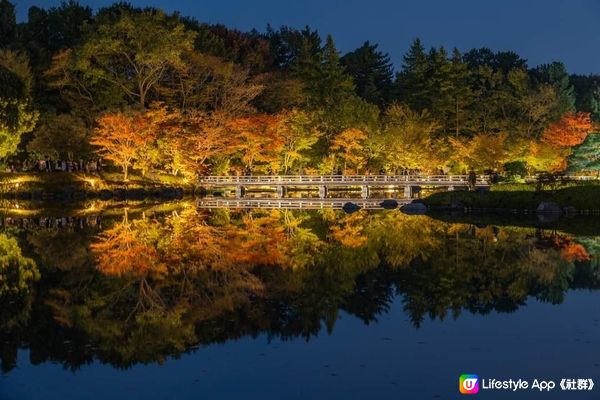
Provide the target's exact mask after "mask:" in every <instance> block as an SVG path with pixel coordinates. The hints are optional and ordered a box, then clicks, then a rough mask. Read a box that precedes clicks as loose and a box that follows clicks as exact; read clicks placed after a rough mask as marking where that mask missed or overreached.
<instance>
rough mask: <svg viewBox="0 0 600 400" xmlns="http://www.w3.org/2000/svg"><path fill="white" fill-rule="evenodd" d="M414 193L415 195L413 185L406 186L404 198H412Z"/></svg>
mask: <svg viewBox="0 0 600 400" xmlns="http://www.w3.org/2000/svg"><path fill="white" fill-rule="evenodd" d="M412 195H413V191H412V186H408V185H407V186H404V198H405V199H412Z"/></svg>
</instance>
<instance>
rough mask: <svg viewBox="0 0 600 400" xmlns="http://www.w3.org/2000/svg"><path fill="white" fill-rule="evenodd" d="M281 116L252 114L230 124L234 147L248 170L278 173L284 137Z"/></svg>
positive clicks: (231, 139) (229, 140)
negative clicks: (281, 128)
mask: <svg viewBox="0 0 600 400" xmlns="http://www.w3.org/2000/svg"><path fill="white" fill-rule="evenodd" d="M280 123H281V118H280V117H279V116H273V115H265V114H260V115H253V116H250V117H243V118H236V119H234V120H232V121H229V122H228V123H227V131H228V138H226V140H227V141H228V142H229V143H231V146H230V147H231V148H232V149H233V150H234V151H235V153H236V156H237V158H238V159H239V161H240V162H241V163H242V166H243V167H244V170H245V172H254V171H257V172H262V173H265V172H269V173H276V172H279V169H280V167H281V160H280V154H281V152H282V150H283V146H284V140H283V138H282V137H281V135H280V132H279V129H280Z"/></svg>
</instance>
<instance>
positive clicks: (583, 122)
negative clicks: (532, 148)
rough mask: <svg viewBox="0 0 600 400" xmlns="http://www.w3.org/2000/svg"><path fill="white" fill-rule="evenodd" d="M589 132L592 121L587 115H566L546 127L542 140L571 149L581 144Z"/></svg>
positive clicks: (578, 113)
mask: <svg viewBox="0 0 600 400" xmlns="http://www.w3.org/2000/svg"><path fill="white" fill-rule="evenodd" d="M591 131H592V120H591V118H590V114H589V113H585V112H577V113H566V114H563V115H562V116H561V117H560V119H559V120H558V121H556V122H553V123H552V124H550V125H549V126H548V128H547V129H546V130H545V131H544V133H543V135H542V140H543V141H544V142H546V143H549V144H551V145H554V146H557V147H573V146H577V145H578V144H581V143H583V141H584V140H585V138H586V137H587V135H588V134H589V133H590V132H591Z"/></svg>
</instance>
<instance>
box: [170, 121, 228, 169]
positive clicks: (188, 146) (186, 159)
mask: <svg viewBox="0 0 600 400" xmlns="http://www.w3.org/2000/svg"><path fill="white" fill-rule="evenodd" d="M165 144H166V146H165V147H167V148H168V149H169V150H168V151H169V152H170V153H171V154H172V155H171V163H172V170H173V172H175V171H179V170H180V171H182V172H183V174H184V175H186V176H189V177H195V176H196V175H197V174H198V173H200V172H202V171H205V170H206V169H207V168H208V163H209V160H210V159H211V158H212V157H214V156H215V155H217V154H219V153H221V152H223V151H224V150H225V149H226V148H227V146H228V141H227V137H226V136H225V129H224V121H222V120H221V119H220V118H219V116H217V115H209V114H204V113H194V114H191V115H188V116H186V117H184V118H182V120H181V123H180V126H179V129H177V130H173V131H170V135H169V136H168V140H166V141H165Z"/></svg>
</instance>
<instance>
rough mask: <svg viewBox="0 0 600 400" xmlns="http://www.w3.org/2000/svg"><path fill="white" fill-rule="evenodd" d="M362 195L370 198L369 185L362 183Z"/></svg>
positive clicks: (364, 197)
mask: <svg viewBox="0 0 600 400" xmlns="http://www.w3.org/2000/svg"><path fill="white" fill-rule="evenodd" d="M360 197H362V198H363V199H368V198H369V187H368V186H367V185H362V186H361V187H360Z"/></svg>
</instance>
